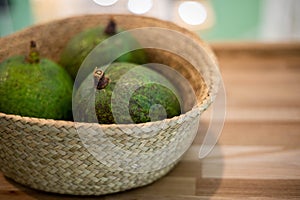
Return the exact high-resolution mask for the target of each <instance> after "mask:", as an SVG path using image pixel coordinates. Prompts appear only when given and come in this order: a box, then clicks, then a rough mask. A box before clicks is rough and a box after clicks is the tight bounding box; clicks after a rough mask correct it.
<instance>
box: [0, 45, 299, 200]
mask: <svg viewBox="0 0 300 200" xmlns="http://www.w3.org/2000/svg"><path fill="white" fill-rule="evenodd" d="M212 46H213V48H214V50H215V52H216V55H217V56H218V59H219V62H220V68H221V72H222V75H223V78H224V82H225V87H226V93H227V116H226V121H225V126H224V129H223V131H222V134H221V137H220V138H219V142H218V144H217V145H216V146H215V148H214V149H213V151H212V152H211V153H210V154H209V156H208V157H206V158H205V159H202V160H199V159H198V151H199V148H200V145H201V141H202V140H203V135H204V133H202V132H201V130H200V131H199V134H198V135H197V137H196V139H195V141H194V143H193V145H192V146H191V148H190V149H189V151H188V152H187V153H186V155H185V156H184V158H183V159H182V161H181V162H180V163H179V164H178V165H177V166H176V167H175V168H174V170H173V171H172V172H171V173H169V174H168V175H167V176H165V177H164V178H162V179H160V180H159V181H157V182H155V183H153V184H151V185H149V186H146V187H143V188H139V189H134V190H131V191H128V192H123V193H119V194H114V195H107V196H102V197H84V199H106V200H123V199H128V200H129V199H130V200H140V199H146V200H150V199H151V200H152V199H155V200H167V199H174V200H200V199H252V198H253V197H254V199H300V44H299V43H298V44H253V43H248V44H247V43H242V44H232V43H230V44H226V43H225V44H220V43H217V44H212ZM208 123H209V117H208V116H207V115H204V116H203V119H202V122H201V124H202V126H207V125H208ZM81 198H82V197H81ZM81 198H79V197H73V196H66V195H55V194H49V193H44V192H39V191H36V190H32V189H29V188H27V187H24V186H21V185H19V184H17V183H15V182H13V181H12V180H9V179H7V178H5V177H3V175H2V174H0V199H24V200H26V199H51V200H52V199H81Z"/></svg>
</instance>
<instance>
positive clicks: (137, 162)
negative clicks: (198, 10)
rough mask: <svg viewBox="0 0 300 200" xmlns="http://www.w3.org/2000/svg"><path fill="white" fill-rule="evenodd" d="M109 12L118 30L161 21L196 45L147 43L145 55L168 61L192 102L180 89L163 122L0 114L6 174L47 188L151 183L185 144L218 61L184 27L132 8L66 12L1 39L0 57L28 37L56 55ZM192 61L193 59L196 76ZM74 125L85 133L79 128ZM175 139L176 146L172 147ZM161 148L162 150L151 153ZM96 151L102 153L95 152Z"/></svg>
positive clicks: (20, 47) (81, 191) (214, 85)
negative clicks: (177, 104) (177, 103)
mask: <svg viewBox="0 0 300 200" xmlns="http://www.w3.org/2000/svg"><path fill="white" fill-rule="evenodd" d="M111 17H113V18H114V20H115V21H116V22H117V24H118V26H119V27H121V28H122V29H123V30H129V29H134V28H141V27H161V28H165V29H169V30H175V31H177V32H179V33H181V34H183V35H185V36H186V37H187V38H190V39H192V40H193V41H194V43H195V44H197V45H199V47H193V46H192V47H189V46H188V45H186V41H177V44H176V45H173V46H174V47H175V48H177V49H178V48H181V49H180V51H184V52H186V55H187V56H185V57H186V58H187V59H184V58H183V57H181V56H178V55H176V54H175V53H172V52H168V51H165V50H157V49H148V50H147V53H148V56H149V58H150V61H151V62H155V63H162V64H166V65H168V66H170V67H172V68H173V69H175V70H176V71H178V72H180V74H182V75H183V76H184V77H185V78H186V79H187V80H188V81H189V82H190V84H191V85H192V87H193V89H194V91H195V94H196V98H197V102H196V103H197V106H196V107H194V108H191V104H192V103H191V102H189V99H190V98H189V94H186V96H185V100H186V102H187V103H186V105H185V107H186V108H185V109H186V112H185V113H184V114H182V115H180V116H178V117H174V118H172V119H167V120H163V121H156V122H149V123H142V124H128V125H118V124H113V125H99V124H88V123H75V122H69V121H59V120H49V119H38V118H30V117H22V116H16V115H8V114H4V113H0V170H1V171H2V172H3V173H4V174H5V176H7V177H10V178H12V179H14V180H15V181H17V182H19V183H22V184H24V185H27V186H30V187H32V188H35V189H39V190H44V191H49V192H55V193H62V194H74V195H101V194H108V193H113V192H119V191H124V190H128V189H131V188H136V187H140V186H144V185H147V184H149V183H152V182H153V181H155V180H157V179H159V178H160V177H162V176H163V175H165V174H166V173H168V172H169V171H170V170H171V169H172V168H173V167H174V166H175V165H176V163H177V162H178V161H179V160H180V157H181V155H182V153H181V154H180V155H178V152H185V151H186V150H187V147H189V145H190V144H191V142H192V141H193V138H194V136H195V134H196V132H197V127H198V124H199V116H200V114H201V113H202V112H203V111H205V109H206V108H207V107H208V106H209V105H210V104H211V103H212V102H213V100H214V97H215V95H216V92H217V90H218V83H219V79H218V71H217V68H216V64H217V63H216V60H215V57H214V55H213V53H212V52H211V50H210V49H209V47H208V46H207V45H205V43H203V42H202V41H201V40H200V39H199V38H198V37H197V36H196V35H195V34H193V33H192V32H190V31H188V30H186V29H184V28H181V27H178V26H176V25H175V24H173V23H170V22H165V21H161V20H158V19H154V18H148V17H141V16H133V15H87V16H79V17H72V18H68V19H63V20H57V21H53V22H50V23H47V24H41V25H37V26H34V27H30V28H28V29H25V30H23V31H20V32H18V33H15V34H13V35H10V36H7V37H5V38H1V39H0V46H1V49H0V61H3V60H4V59H6V58H8V57H9V56H12V55H18V54H26V53H27V51H28V44H29V41H30V40H32V39H34V40H35V41H36V42H37V44H38V45H39V47H40V48H39V49H40V54H41V55H42V56H43V57H47V58H50V59H52V60H54V61H57V60H58V59H59V56H60V53H61V51H62V49H63V47H64V46H65V45H66V43H67V42H68V40H69V39H70V38H72V37H73V36H74V35H75V34H77V33H79V32H80V31H82V30H84V29H86V28H89V27H95V26H98V25H99V24H106V23H107V21H108V20H109V19H110V18H111ZM144 37H146V36H144ZM169 39H172V38H169ZM147 40H148V42H151V41H153V42H154V41H156V42H157V41H159V40H162V41H160V42H165V40H166V38H165V39H164V38H163V37H157V36H155V35H152V36H147ZM190 60H192V61H193V63H194V64H195V65H198V67H199V69H200V71H201V74H202V75H200V74H199V73H197V70H195V68H194V67H193V65H192V64H191V62H190ZM166 76H167V74H166ZM173 81H174V83H175V84H176V85H180V84H179V83H176V80H173ZM79 129H80V130H81V132H83V134H81V135H80V134H78V130H79ZM82 130H83V131H82ZM99 132H101V133H103V134H104V135H105V139H104V140H103V138H102V139H101V138H100V139H99V135H98V134H99ZM149 134H150V135H151V137H149ZM83 138H84V139H83ZM108 141H109V142H108ZM174 141H176V147H174V148H173V149H172V148H171V147H173V145H174ZM112 148H114V149H112ZM160 149H163V152H165V153H166V154H164V153H162V154H161V156H160V154H155V153H152V152H159V150H160ZM174 149H175V150H174ZM99 151H100V152H102V153H101V159H99V158H97V156H95V155H96V154H97V153H99ZM119 151H122V152H125V154H120V152H119ZM166 157H168V158H169V159H166ZM136 158H137V159H136ZM119 160H122V162H118V161H119ZM123 161H124V162H123ZM130 169H136V171H134V170H130Z"/></svg>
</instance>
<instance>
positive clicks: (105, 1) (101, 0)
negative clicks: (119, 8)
mask: <svg viewBox="0 0 300 200" xmlns="http://www.w3.org/2000/svg"><path fill="white" fill-rule="evenodd" d="M93 1H94V2H95V3H96V4H98V5H100V6H111V5H113V4H115V3H116V2H117V1H118V0H93Z"/></svg>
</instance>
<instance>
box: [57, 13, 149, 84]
mask: <svg viewBox="0 0 300 200" xmlns="http://www.w3.org/2000/svg"><path fill="white" fill-rule="evenodd" d="M116 33H117V32H116V23H115V22H114V21H113V20H112V19H111V20H110V21H109V23H108V25H107V26H106V28H104V27H102V26H99V27H96V28H90V29H87V30H84V31H82V32H80V33H78V34H77V35H75V36H74V37H73V38H71V40H70V41H69V42H68V43H67V45H66V47H65V48H64V50H63V52H62V54H61V57H60V61H59V64H60V65H62V66H63V67H64V68H65V69H66V70H67V71H68V73H69V74H70V75H71V77H72V78H73V79H75V78H76V75H77V72H78V70H79V68H80V66H81V64H82V63H83V61H84V60H85V58H86V57H87V56H88V55H89V53H90V52H91V51H92V50H93V49H94V48H95V47H96V46H97V45H98V44H100V43H101V42H103V41H105V40H106V39H108V38H109V37H111V36H113V35H115V34H116ZM109 42H111V43H110V44H109V45H107V46H109V48H107V49H101V48H98V49H96V50H95V51H96V52H94V55H96V56H93V58H92V59H91V60H88V62H89V63H88V64H87V65H88V66H102V65H104V64H107V63H110V62H111V60H110V57H111V52H126V53H125V54H123V55H121V56H120V57H118V58H117V59H116V60H115V61H116V62H132V63H137V64H145V63H147V58H146V54H145V52H144V51H143V50H142V49H137V50H134V51H130V50H131V48H132V47H137V46H139V44H138V43H137V41H136V40H135V39H134V38H133V37H132V36H130V35H129V34H126V35H125V36H124V37H122V38H116V39H114V40H113V41H109ZM128 51H129V52H128ZM127 52H128V53H127ZM112 61H114V60H112Z"/></svg>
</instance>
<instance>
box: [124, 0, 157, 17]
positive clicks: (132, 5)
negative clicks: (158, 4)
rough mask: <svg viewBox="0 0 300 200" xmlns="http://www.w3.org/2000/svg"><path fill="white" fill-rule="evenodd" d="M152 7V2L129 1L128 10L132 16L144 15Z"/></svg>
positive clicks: (143, 0)
mask: <svg viewBox="0 0 300 200" xmlns="http://www.w3.org/2000/svg"><path fill="white" fill-rule="evenodd" d="M152 6H153V1H152V0H129V1H128V10H130V11H131V12H132V13H134V14H144V13H146V12H148V11H149V10H150V9H151V8H152Z"/></svg>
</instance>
